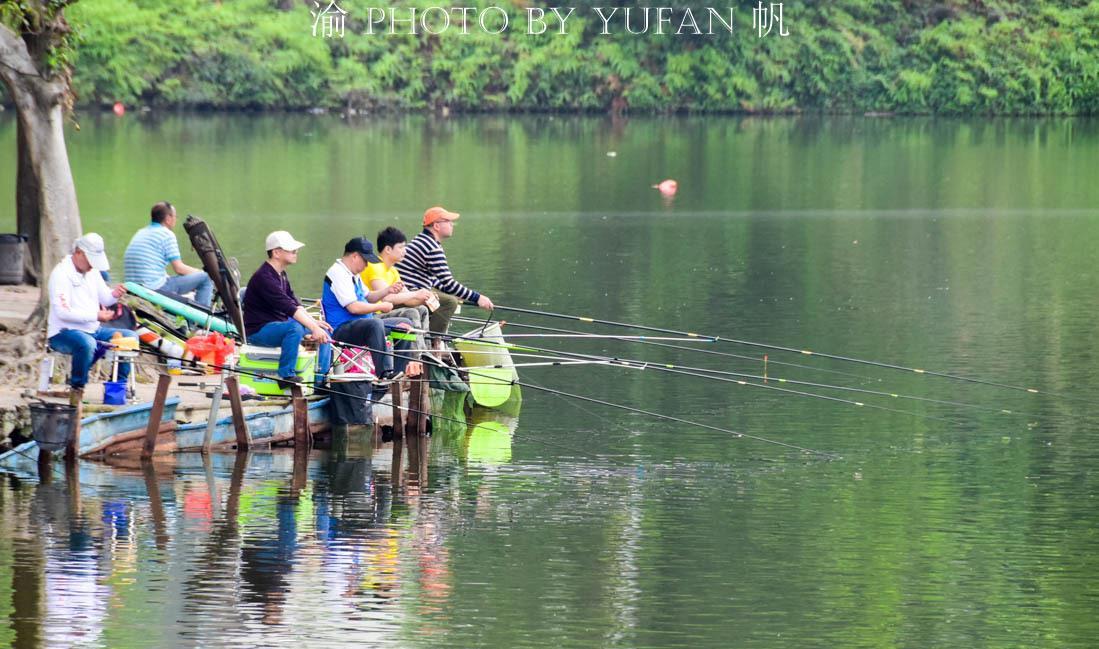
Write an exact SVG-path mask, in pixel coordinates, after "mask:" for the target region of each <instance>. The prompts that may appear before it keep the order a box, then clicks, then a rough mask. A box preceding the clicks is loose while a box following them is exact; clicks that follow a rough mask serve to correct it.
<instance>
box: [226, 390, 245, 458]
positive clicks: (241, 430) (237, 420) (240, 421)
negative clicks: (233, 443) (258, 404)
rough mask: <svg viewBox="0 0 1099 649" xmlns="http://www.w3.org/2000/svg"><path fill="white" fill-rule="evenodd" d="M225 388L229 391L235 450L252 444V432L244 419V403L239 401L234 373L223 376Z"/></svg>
mask: <svg viewBox="0 0 1099 649" xmlns="http://www.w3.org/2000/svg"><path fill="white" fill-rule="evenodd" d="M225 389H226V390H228V391H229V405H230V406H232V408H233V431H234V432H236V434H237V452H238V453H239V452H240V451H247V450H248V449H249V448H251V446H252V433H251V432H249V431H248V422H246V421H244V404H243V403H241V402H240V381H239V380H238V379H237V375H236V374H230V375H229V376H227V377H225Z"/></svg>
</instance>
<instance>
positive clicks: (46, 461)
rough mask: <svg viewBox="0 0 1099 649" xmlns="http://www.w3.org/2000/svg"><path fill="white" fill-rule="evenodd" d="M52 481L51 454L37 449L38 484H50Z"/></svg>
mask: <svg viewBox="0 0 1099 649" xmlns="http://www.w3.org/2000/svg"><path fill="white" fill-rule="evenodd" d="M52 481H53V453H50V452H49V451H43V450H42V449H38V483H39V484H50V482H52Z"/></svg>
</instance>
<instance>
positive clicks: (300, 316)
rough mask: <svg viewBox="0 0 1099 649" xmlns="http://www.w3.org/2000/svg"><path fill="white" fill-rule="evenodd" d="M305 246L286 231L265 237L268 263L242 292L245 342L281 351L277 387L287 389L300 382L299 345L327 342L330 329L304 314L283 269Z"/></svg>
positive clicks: (291, 262)
mask: <svg viewBox="0 0 1099 649" xmlns="http://www.w3.org/2000/svg"><path fill="white" fill-rule="evenodd" d="M304 245H305V244H304V243H302V242H300V241H297V240H295V239H294V237H292V236H290V233H289V232H287V231H285V230H278V231H277V232H272V233H271V234H269V235H267V261H265V262H264V263H263V264H262V265H261V266H260V267H259V268H258V269H257V270H256V272H255V273H252V278H251V279H249V280H248V288H247V289H246V290H245V292H244V332H245V334H247V336H248V342H249V343H252V344H253V345H261V346H263V347H281V348H282V353H281V354H280V355H279V387H280V388H283V389H285V388H287V387H289V386H290V385H291V384H292V383H297V382H300V381H301V380H302V377H300V376H298V375H297V373H296V371H295V368H296V367H297V365H298V345H299V344H301V341H302V339H303V338H305V337H306V335H308V336H309V337H310V338H312V339H313V340H314V341H316V342H317V343H318V344H323V343H327V342H328V332H329V331H331V330H332V327H330V326H329V325H328V323H326V322H317V321H316V320H314V319H313V318H312V316H310V315H309V314H308V313H306V311H305V308H304V307H303V306H302V305H301V302H300V301H299V300H298V298H297V296H296V295H294V290H293V289H292V288H290V279H289V278H287V276H286V268H287V267H288V266H290V264H295V263H297V261H298V250H299V249H300V248H301V247H302V246H304Z"/></svg>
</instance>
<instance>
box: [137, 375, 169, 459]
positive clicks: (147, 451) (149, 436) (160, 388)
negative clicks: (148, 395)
mask: <svg viewBox="0 0 1099 649" xmlns="http://www.w3.org/2000/svg"><path fill="white" fill-rule="evenodd" d="M171 384H172V375H171V374H168V373H163V374H161V375H160V378H159V379H157V382H156V396H155V397H153V408H152V410H150V411H149V424H148V425H147V426H145V447H144V448H143V449H141V457H142V458H145V459H148V458H151V457H152V456H153V451H155V450H156V436H157V433H158V432H160V419H161V417H163V416H164V402H165V401H166V400H167V399H168V387H169V386H170V385H171Z"/></svg>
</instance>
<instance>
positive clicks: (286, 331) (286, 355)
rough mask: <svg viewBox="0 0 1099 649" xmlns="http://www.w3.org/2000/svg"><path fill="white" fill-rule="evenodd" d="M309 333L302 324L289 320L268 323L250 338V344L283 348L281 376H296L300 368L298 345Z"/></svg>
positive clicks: (280, 359)
mask: <svg viewBox="0 0 1099 649" xmlns="http://www.w3.org/2000/svg"><path fill="white" fill-rule="evenodd" d="M307 333H309V332H308V331H306V329H305V327H303V326H302V325H301V323H300V322H298V321H297V320H294V319H293V318H287V319H286V320H283V321H282V322H268V323H267V324H265V325H263V327H261V328H260V330H259V331H257V332H256V333H254V334H252V335H250V336H248V342H249V343H251V344H253V345H259V346H261V347H281V348H282V353H281V354H279V376H280V377H282V378H284V379H285V378H288V377H291V376H295V375H296V374H297V373H298V372H297V367H298V345H300V344H301V340H302V338H305V335H306V334H307Z"/></svg>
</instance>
